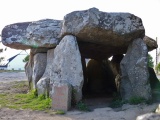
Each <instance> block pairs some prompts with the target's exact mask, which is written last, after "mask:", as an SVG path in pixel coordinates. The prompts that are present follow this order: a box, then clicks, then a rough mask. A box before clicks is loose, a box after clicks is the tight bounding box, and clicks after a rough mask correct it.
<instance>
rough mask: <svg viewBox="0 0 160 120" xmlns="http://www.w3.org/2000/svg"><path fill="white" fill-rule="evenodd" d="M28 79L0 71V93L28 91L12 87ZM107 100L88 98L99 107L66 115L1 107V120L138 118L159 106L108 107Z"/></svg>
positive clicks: (127, 119) (13, 73)
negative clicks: (13, 83) (13, 84)
mask: <svg viewBox="0 0 160 120" xmlns="http://www.w3.org/2000/svg"><path fill="white" fill-rule="evenodd" d="M26 79H27V78H26V76H25V73H24V72H9V73H8V72H6V73H5V72H3V73H0V93H6V92H25V91H27V89H28V88H27V86H26V88H24V89H23V90H24V91H21V90H18V91H15V90H14V89H12V88H11V82H12V81H26ZM91 101H92V102H91ZM106 101H109V100H108V99H107V98H104V99H100V98H95V99H94V100H93V99H92V100H88V103H92V104H91V105H93V104H94V105H97V107H95V106H94V107H93V109H92V111H91V112H82V111H78V110H74V109H72V110H70V111H69V112H66V114H65V115H56V114H53V113H47V112H45V111H32V110H15V109H9V108H1V107H0V120H136V117H137V116H138V115H141V114H144V113H150V112H153V111H154V110H155V109H156V107H157V106H158V103H154V104H152V105H146V104H140V105H129V104H124V105H123V106H122V107H120V108H118V109H112V108H110V107H107V103H106V104H103V103H105V102H106ZM91 105H90V106H91Z"/></svg>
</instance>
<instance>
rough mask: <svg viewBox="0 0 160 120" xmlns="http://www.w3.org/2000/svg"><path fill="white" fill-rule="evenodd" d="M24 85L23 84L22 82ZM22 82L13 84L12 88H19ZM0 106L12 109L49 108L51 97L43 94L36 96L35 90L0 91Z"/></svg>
mask: <svg viewBox="0 0 160 120" xmlns="http://www.w3.org/2000/svg"><path fill="white" fill-rule="evenodd" d="M24 85H25V84H24ZM21 87H23V83H20V84H18V85H13V88H21ZM0 107H7V108H14V109H31V110H47V109H50V108H51V99H50V98H46V97H45V96H44V95H40V96H39V97H38V96H37V92H36V91H31V92H29V93H27V94H26V93H21V94H20V93H3V94H2V93H1V94H0Z"/></svg>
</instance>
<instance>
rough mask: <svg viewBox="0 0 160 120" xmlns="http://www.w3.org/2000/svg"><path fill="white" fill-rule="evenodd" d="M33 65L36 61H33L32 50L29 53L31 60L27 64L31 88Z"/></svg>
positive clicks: (26, 71)
mask: <svg viewBox="0 0 160 120" xmlns="http://www.w3.org/2000/svg"><path fill="white" fill-rule="evenodd" d="M33 65H34V61H33V54H32V50H31V51H30V55H29V61H28V62H27V63H26V64H25V73H26V76H27V79H28V83H29V89H30V90H31V83H32V74H33Z"/></svg>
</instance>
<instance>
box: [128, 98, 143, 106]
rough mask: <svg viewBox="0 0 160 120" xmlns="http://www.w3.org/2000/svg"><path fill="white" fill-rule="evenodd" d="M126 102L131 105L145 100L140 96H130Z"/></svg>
mask: <svg viewBox="0 0 160 120" xmlns="http://www.w3.org/2000/svg"><path fill="white" fill-rule="evenodd" d="M128 103H129V104H131V105H137V104H140V103H146V100H145V99H144V98H142V97H132V98H130V99H129V100H128Z"/></svg>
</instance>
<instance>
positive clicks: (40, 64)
mask: <svg viewBox="0 0 160 120" xmlns="http://www.w3.org/2000/svg"><path fill="white" fill-rule="evenodd" d="M46 63H47V54H46V53H37V54H35V55H34V66H33V75H32V80H33V88H34V89H35V88H37V86H36V84H37V82H38V81H39V80H40V78H41V77H42V75H43V74H44V71H45V69H46Z"/></svg>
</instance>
